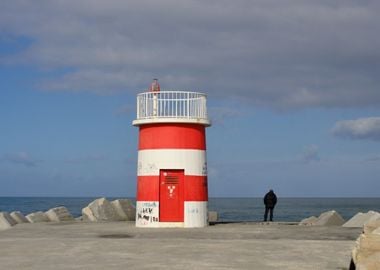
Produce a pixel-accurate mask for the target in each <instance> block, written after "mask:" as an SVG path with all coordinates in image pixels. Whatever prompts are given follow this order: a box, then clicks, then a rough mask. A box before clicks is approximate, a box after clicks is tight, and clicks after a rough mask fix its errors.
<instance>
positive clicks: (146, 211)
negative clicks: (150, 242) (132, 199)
mask: <svg viewBox="0 0 380 270" xmlns="http://www.w3.org/2000/svg"><path fill="white" fill-rule="evenodd" d="M207 206H208V203H207V201H185V202H184V215H183V216H184V220H183V221H180V222H163V221H160V218H159V217H160V202H159V201H137V202H136V227H139V228H165V227H166V228H173V227H175V228H203V227H207V226H208V207H207Z"/></svg>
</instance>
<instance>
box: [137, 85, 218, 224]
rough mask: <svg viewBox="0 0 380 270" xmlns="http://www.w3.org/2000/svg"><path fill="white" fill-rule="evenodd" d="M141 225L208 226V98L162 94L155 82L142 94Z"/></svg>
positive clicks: (139, 108)
mask: <svg viewBox="0 0 380 270" xmlns="http://www.w3.org/2000/svg"><path fill="white" fill-rule="evenodd" d="M133 125H134V126H138V127H139V143H138V161H137V196H136V226H137V227H186V228H190V227H205V226H207V225H208V222H207V215H208V211H207V203H208V191H207V161H206V134H205V128H206V127H208V126H210V125H211V123H210V120H209V119H208V116H207V108H206V95H204V94H202V93H197V92H186V91H163V90H161V89H160V85H159V84H158V81H157V79H154V81H153V83H152V85H151V87H150V89H149V91H147V92H145V93H141V94H138V96H137V118H136V120H134V121H133Z"/></svg>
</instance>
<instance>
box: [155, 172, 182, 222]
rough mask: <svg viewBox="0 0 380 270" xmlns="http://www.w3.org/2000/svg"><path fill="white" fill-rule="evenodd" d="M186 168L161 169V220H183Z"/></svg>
mask: <svg viewBox="0 0 380 270" xmlns="http://www.w3.org/2000/svg"><path fill="white" fill-rule="evenodd" d="M184 174H185V173H184V170H160V222H183V204H184V200H183V182H184Z"/></svg>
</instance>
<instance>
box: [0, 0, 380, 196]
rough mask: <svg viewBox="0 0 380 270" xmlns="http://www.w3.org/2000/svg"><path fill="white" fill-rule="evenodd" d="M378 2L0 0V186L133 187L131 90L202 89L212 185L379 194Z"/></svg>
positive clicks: (107, 190) (18, 189) (75, 191)
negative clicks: (152, 85)
mask: <svg viewBox="0 0 380 270" xmlns="http://www.w3.org/2000/svg"><path fill="white" fill-rule="evenodd" d="M379 12H380V2H379V1H353V0H344V1H342V0H337V1H327V0H320V1H298V0H283V1H275V0H234V1H227V0H219V1H215V0H202V1H201V0H185V1H181V0H160V1H153V0H150V1H149V0H138V1H137V0H136V1H135V0H126V1H119V0H108V1H95V0H91V1H90V0H75V1H71V0H36V1H25V0H2V1H1V2H0V196H91V197H92V196H108V197H110V196H112V197H134V196H135V193H136V170H137V169H136V167H137V164H136V163H137V161H136V160H137V140H138V138H137V137H138V129H137V128H136V127H133V126H132V121H133V120H134V119H135V117H136V105H135V103H136V95H137V94H138V93H140V92H145V91H146V89H148V87H149V84H150V83H151V81H152V79H153V78H158V79H159V82H160V84H161V89H176V90H187V91H199V92H203V93H206V94H207V96H208V112H209V117H210V119H211V121H212V126H211V127H209V128H207V158H208V182H209V195H210V196H211V197H261V196H263V195H264V194H265V192H266V191H267V190H268V189H274V190H275V192H276V193H277V195H278V196H280V197H379V195H380V191H379V190H380V50H379V48H380V35H379V33H380V17H379V16H378V14H379Z"/></svg>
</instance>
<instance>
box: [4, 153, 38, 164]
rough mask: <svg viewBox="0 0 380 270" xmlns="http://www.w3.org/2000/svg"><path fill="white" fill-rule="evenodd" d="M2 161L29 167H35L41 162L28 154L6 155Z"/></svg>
mask: <svg viewBox="0 0 380 270" xmlns="http://www.w3.org/2000/svg"><path fill="white" fill-rule="evenodd" d="M1 160H2V161H5V162H9V163H13V164H18V165H24V166H27V167H34V166H36V165H37V164H38V163H39V162H41V160H37V159H35V158H32V157H30V155H29V154H28V153H26V152H19V153H12V154H5V155H4V156H3V157H2V158H0V161H1Z"/></svg>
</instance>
